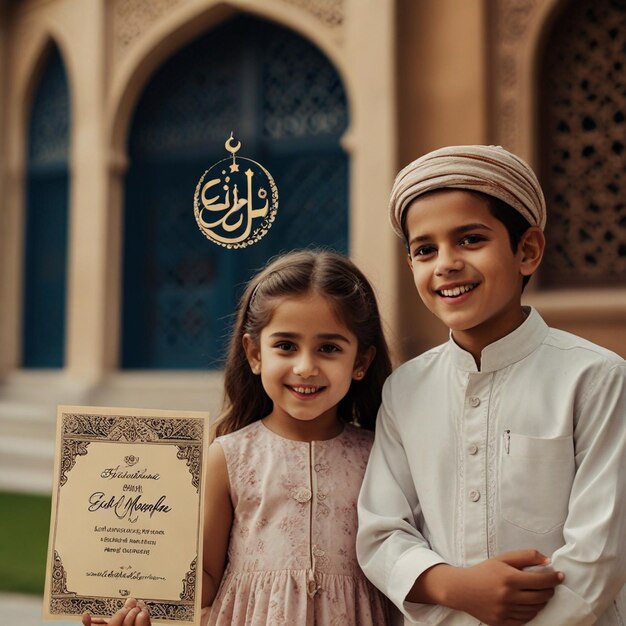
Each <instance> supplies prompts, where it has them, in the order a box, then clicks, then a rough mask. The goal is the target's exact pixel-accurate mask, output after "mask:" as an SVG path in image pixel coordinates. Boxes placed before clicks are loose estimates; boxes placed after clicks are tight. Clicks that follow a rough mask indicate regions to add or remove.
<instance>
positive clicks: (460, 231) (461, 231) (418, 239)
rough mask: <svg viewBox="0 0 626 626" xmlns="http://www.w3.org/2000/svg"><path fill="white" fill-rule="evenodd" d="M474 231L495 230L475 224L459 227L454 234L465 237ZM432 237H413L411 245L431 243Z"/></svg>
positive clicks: (453, 231)
mask: <svg viewBox="0 0 626 626" xmlns="http://www.w3.org/2000/svg"><path fill="white" fill-rule="evenodd" d="M472 230H490V231H492V230H493V228H490V227H489V226H487V224H483V223H482V222H473V223H472V224H463V226H459V227H458V228H455V229H453V230H452V234H453V235H463V234H465V233H468V232H471V231H472ZM432 238H433V237H432V235H429V234H426V235H416V236H415V237H413V239H411V241H409V245H411V244H414V243H419V242H422V241H430V240H432Z"/></svg>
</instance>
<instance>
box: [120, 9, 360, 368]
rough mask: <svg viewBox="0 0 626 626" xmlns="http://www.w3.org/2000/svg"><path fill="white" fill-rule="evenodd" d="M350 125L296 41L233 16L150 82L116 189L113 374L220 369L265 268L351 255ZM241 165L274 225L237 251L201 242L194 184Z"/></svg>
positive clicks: (312, 52)
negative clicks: (284, 258)
mask: <svg viewBox="0 0 626 626" xmlns="http://www.w3.org/2000/svg"><path fill="white" fill-rule="evenodd" d="M347 125H348V112H347V102H346V96H345V91H344V89H343V86H342V84H341V80H340V78H339V76H338V74H337V72H336V71H335V69H334V68H333V67H332V65H331V64H330V63H329V61H328V60H327V58H326V57H325V56H323V55H322V54H321V53H320V51H319V50H318V49H316V48H315V47H314V46H312V45H311V44H310V43H308V42H307V41H306V40H304V39H302V38H301V37H299V36H297V35H295V34H294V33H292V32H290V31H288V30H286V29H283V28H281V27H279V26H277V25H275V24H272V23H270V22H266V21H263V20H259V19H254V18H251V17H245V16H242V17H237V18H235V19H233V20H232V21H229V22H227V23H226V24H224V25H222V26H221V27H219V28H217V29H215V30H213V31H211V32H210V33H207V34H205V35H203V36H202V37H201V38H199V39H198V40H196V41H195V42H193V43H191V44H190V45H188V46H187V47H186V48H184V49H183V50H182V51H180V52H179V53H177V54H176V55H174V56H173V57H172V58H171V59H169V60H168V61H167V62H166V63H165V64H164V65H163V66H162V67H161V68H160V69H159V70H158V71H157V72H156V73H155V75H154V76H153V78H152V79H151V81H150V83H149V84H148V86H147V87H146V89H145V91H144V92H143V94H142V97H141V99H140V101H139V103H138V106H137V109H136V111H135V114H134V117H133V120H132V125H131V130H130V135H129V149H128V154H129V157H130V167H129V170H128V173H127V176H126V180H125V210H124V216H125V217H124V265H123V267H124V270H123V276H124V290H123V332H122V367H123V368H142V369H144V368H145V369H158V368H162V369H163V368H165V369H175V368H219V367H221V359H222V357H223V353H224V349H225V345H226V342H227V336H228V329H229V322H230V319H231V318H230V316H231V314H232V312H233V310H234V306H235V303H236V300H237V297H238V295H239V293H240V290H241V288H242V285H243V283H244V282H245V281H246V280H247V279H248V277H249V276H250V275H251V273H252V272H253V271H254V270H255V269H257V268H258V267H260V266H261V265H263V264H264V263H265V262H266V260H267V259H268V258H269V257H271V256H272V255H274V254H276V253H278V252H280V251H284V250H289V249H292V248H296V247H304V246H310V245H316V246H325V247H331V248H334V249H336V250H339V251H342V252H347V249H348V234H347V233H348V158H347V156H346V154H345V153H344V152H343V150H342V149H341V148H340V146H339V139H340V137H341V135H342V134H343V132H344V131H345V129H346V127H347ZM231 130H234V131H235V132H236V134H237V137H238V139H240V140H241V141H242V144H243V147H242V150H241V155H242V156H247V157H249V158H253V159H254V160H256V161H259V162H261V163H263V165H264V166H265V167H266V168H267V169H268V170H269V171H270V172H271V173H272V175H273V176H274V178H275V180H276V183H277V185H278V188H279V194H280V208H279V213H278V218H277V220H276V223H275V225H274V226H273V227H272V229H271V230H270V231H269V233H268V234H267V235H266V236H265V237H264V238H263V239H262V240H261V241H260V242H259V243H257V244H255V245H254V246H252V247H251V248H248V249H245V250H225V249H223V248H219V247H217V246H214V245H213V244H211V243H209V242H208V241H207V240H206V239H205V238H204V237H203V236H202V235H201V233H200V232H199V230H198V229H197V227H196V224H195V220H194V218H193V210H192V197H193V191H194V188H195V184H196V182H197V180H198V178H199V177H200V175H201V174H202V172H203V171H204V170H205V169H206V168H207V167H208V166H209V165H211V164H212V163H214V162H215V161H218V160H220V159H222V158H224V156H225V153H224V148H223V146H224V141H225V140H226V138H227V137H228V134H229V133H230V131H231Z"/></svg>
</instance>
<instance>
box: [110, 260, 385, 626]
mask: <svg viewBox="0 0 626 626" xmlns="http://www.w3.org/2000/svg"><path fill="white" fill-rule="evenodd" d="M390 371H391V365H390V361H389V356H388V351H387V345H386V342H385V338H384V335H383V332H382V328H381V321H380V315H379V312H378V307H377V304H376V298H375V296H374V293H373V291H372V288H371V286H370V284H369V283H368V281H367V279H366V278H365V276H364V275H363V274H362V273H361V272H360V271H359V270H358V269H357V268H356V267H355V266H354V265H353V264H352V262H351V261H349V260H348V259H347V258H345V257H343V256H341V255H338V254H335V253H331V252H322V251H300V252H292V253H290V254H286V255H284V256H281V257H279V258H277V259H276V260H274V261H273V262H272V263H270V264H269V265H268V266H267V267H266V268H265V269H264V270H262V271H261V272H260V273H259V274H257V275H256V276H255V277H254V278H253V279H252V280H251V281H250V283H249V284H248V286H247V288H246V290H245V292H244V294H243V296H242V298H241V301H240V304H239V307H238V310H237V317H236V322H235V328H234V332H233V335H232V338H231V343H230V349H229V353H228V358H227V362H226V369H225V396H226V399H225V410H224V411H223V413H222V415H221V416H220V418H219V419H218V421H217V423H216V424H215V432H216V434H217V438H216V439H215V441H214V442H213V443H212V444H211V446H210V448H209V453H208V460H207V486H206V507H205V517H204V537H205V541H204V555H203V559H204V577H203V586H202V603H203V606H208V605H211V609H210V616H209V618H208V624H209V625H210V626H222V625H223V626H226V625H229V626H230V625H235V626H250V625H254V626H261V625H265V624H272V625H274V624H294V625H296V626H300V625H302V626H304V625H306V624H316V625H320V626H326V625H328V626H331V625H335V624H341V625H342V626H344V625H357V624H358V625H359V626H361V625H363V626H365V625H371V626H384V625H385V624H387V623H389V622H390V613H389V611H390V609H389V605H388V603H387V601H386V599H385V598H384V597H383V596H382V594H380V592H378V591H377V590H376V589H375V588H374V587H373V586H372V585H371V584H370V583H369V582H368V581H367V579H366V578H365V576H364V575H363V573H362V572H361V570H360V569H359V566H358V564H357V560H356V551H355V538H356V527H357V513H356V502H357V497H358V493H359V489H360V486H361V480H362V478H363V473H364V471H365V466H366V463H367V459H368V456H369V451H370V447H371V445H372V440H373V433H372V431H373V429H374V423H375V419H376V412H377V409H378V406H379V404H380V398H381V389H382V385H383V382H384V380H385V378H386V377H387V376H388V374H389V373H390ZM123 611H124V609H123ZM138 614H139V611H138V610H137V609H136V608H135V609H134V610H132V611H131V612H130V619H127V618H128V617H129V612H128V610H126V611H125V614H124V616H123V617H122V619H121V620H119V624H122V623H123V624H124V626H129V625H132V624H133V623H134V622H135V619H134V617H135V616H137V615H138ZM140 615H141V617H142V618H143V617H144V615H145V612H144V613H141V614H140Z"/></svg>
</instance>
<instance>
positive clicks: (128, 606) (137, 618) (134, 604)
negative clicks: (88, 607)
mask: <svg viewBox="0 0 626 626" xmlns="http://www.w3.org/2000/svg"><path fill="white" fill-rule="evenodd" d="M82 623H83V626H95V625H96V624H108V626H150V625H151V623H152V622H151V621H150V612H149V611H148V607H147V606H146V605H145V604H144V602H142V601H141V600H139V601H137V600H135V599H134V598H128V600H126V602H125V603H124V606H123V607H122V608H121V609H120V610H119V611H118V612H117V613H116V614H115V615H113V617H111V618H110V619H103V618H101V617H91V615H89V613H85V614H84V615H83V619H82Z"/></svg>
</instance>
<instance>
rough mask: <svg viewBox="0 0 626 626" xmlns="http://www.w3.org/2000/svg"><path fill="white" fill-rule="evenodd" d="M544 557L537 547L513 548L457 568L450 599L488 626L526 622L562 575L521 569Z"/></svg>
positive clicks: (550, 593) (507, 625)
mask: <svg viewBox="0 0 626 626" xmlns="http://www.w3.org/2000/svg"><path fill="white" fill-rule="evenodd" d="M547 561H548V559H547V558H546V557H545V556H544V555H543V554H541V553H540V552H537V551H536V550H515V551H513V552H504V553H503V554H499V555H498V556H496V557H494V558H492V559H489V560H487V561H483V562H482V563H479V564H478V565H475V566H473V567H468V568H466V569H458V570H456V572H455V574H454V576H455V577H456V578H457V581H456V584H455V585H454V586H453V589H454V594H453V596H451V597H450V600H451V602H453V603H454V604H457V603H458V608H460V609H461V610H463V611H465V612H466V613H469V614H470V615H473V616H474V617H476V619H478V620H480V621H481V622H483V623H485V624H489V626H517V625H519V624H526V623H527V622H530V620H532V619H533V618H534V617H535V616H536V615H537V614H538V613H539V611H541V609H543V608H544V607H545V606H546V604H547V603H548V600H550V598H551V597H552V596H553V595H554V588H555V587H556V586H557V585H559V584H561V582H562V581H563V578H564V576H563V574H562V573H561V572H545V573H538V572H524V571H521V570H522V568H524V567H529V566H532V565H544V564H545V563H546V562H547ZM452 608H455V607H452Z"/></svg>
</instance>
